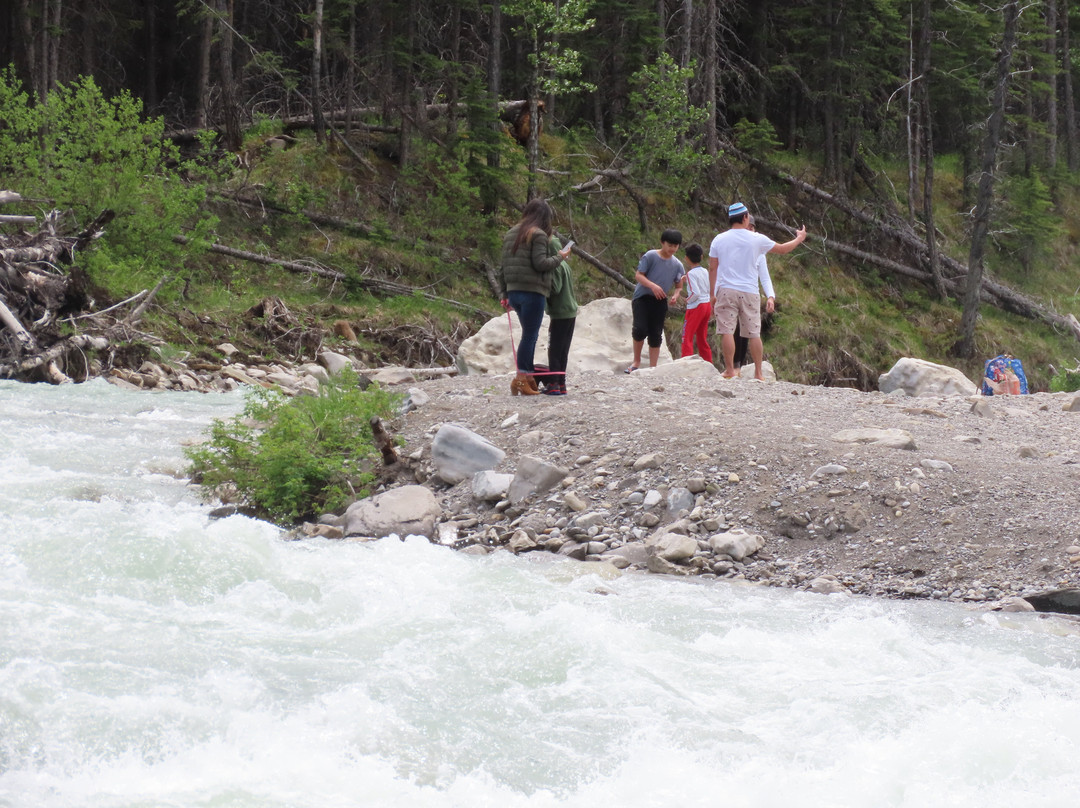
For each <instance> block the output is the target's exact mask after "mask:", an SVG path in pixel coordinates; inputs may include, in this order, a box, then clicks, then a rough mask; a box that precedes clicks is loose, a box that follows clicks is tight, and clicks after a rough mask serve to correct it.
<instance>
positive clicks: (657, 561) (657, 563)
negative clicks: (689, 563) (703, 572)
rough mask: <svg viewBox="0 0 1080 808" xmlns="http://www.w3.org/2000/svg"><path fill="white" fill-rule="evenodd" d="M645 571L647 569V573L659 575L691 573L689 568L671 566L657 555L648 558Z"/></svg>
mask: <svg viewBox="0 0 1080 808" xmlns="http://www.w3.org/2000/svg"><path fill="white" fill-rule="evenodd" d="M646 569H648V570H649V572H655V573H658V574H660V575H689V574H690V573H691V572H692V570H691V569H690V568H689V567H680V566H679V565H678V564H672V563H671V562H670V561H668V560H667V559H665V558H662V557H661V556H658V555H652V556H649V561H648V564H647V566H646Z"/></svg>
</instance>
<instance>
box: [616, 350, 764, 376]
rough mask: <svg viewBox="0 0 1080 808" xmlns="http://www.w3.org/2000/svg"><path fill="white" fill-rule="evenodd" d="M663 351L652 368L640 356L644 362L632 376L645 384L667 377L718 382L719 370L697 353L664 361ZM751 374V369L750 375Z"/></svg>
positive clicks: (646, 359)
mask: <svg viewBox="0 0 1080 808" xmlns="http://www.w3.org/2000/svg"><path fill="white" fill-rule="evenodd" d="M645 350H648V347H647V346H646V348H645V349H643V350H642V353H643V354H644V353H645ZM665 353H666V351H661V352H660V364H659V365H657V366H656V367H654V368H651V367H649V366H648V364H647V363H648V361H649V360H648V358H647V356H642V358H641V361H642V362H643V363H646V364H643V365H642V366H641V368H640V369H639V370H638V371H637V373H634V374H633V378H635V379H638V380H640V381H641V382H643V383H645V384H656V383H658V382H663V381H666V380H668V379H698V380H699V381H701V382H702V383H716V384H719V377H720V371H719V370H717V369H716V366H715V365H713V363H712V362H706V361H705V360H704V359H702V358H701V357H700V356H698V355H697V354H694V355H693V356H684V357H682V358H681V359H675V360H669V361H667V362H665V361H664V359H665V358H666V357H665V356H664V354H665ZM753 376H754V374H753V371H752V370H751V373H750V377H751V378H753Z"/></svg>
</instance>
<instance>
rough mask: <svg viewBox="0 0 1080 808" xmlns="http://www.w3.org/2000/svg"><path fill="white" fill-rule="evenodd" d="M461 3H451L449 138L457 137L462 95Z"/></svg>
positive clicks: (447, 119)
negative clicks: (458, 111)
mask: <svg viewBox="0 0 1080 808" xmlns="http://www.w3.org/2000/svg"><path fill="white" fill-rule="evenodd" d="M461 34H462V31H461V3H459V2H453V3H451V4H450V77H449V79H448V82H447V84H448V88H447V94H446V100H447V102H448V103H449V105H450V113H449V114H448V115H447V116H446V136H447V138H448V139H449V140H451V141H453V140H456V139H457V131H458V115H457V105H458V99H459V98H460V97H461V88H460V84H461V82H460V80H459V79H460V76H461V39H462V36H461Z"/></svg>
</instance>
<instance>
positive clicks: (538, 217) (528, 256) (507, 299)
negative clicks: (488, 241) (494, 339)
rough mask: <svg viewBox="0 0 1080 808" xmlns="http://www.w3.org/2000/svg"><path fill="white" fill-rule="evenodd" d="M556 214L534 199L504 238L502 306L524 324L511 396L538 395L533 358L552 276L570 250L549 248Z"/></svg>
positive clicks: (500, 264) (500, 280)
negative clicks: (512, 312)
mask: <svg viewBox="0 0 1080 808" xmlns="http://www.w3.org/2000/svg"><path fill="white" fill-rule="evenodd" d="M554 218H555V214H554V212H553V211H552V209H551V205H549V204H548V203H547V202H546V201H544V200H543V199H533V200H531V201H530V202H529V203H528V204H527V205H525V211H524V212H523V213H522V216H521V221H520V222H518V223H517V224H516V225H514V226H513V227H512V228H510V230H509V231H507V233H506V235H505V236H503V246H502V259H501V260H500V262H499V291H500V298H501V299H500V301H499V302H500V303H502V306H503V308H504V309H506V310H507V311H510V309H513V310H514V311H516V312H517V315H518V320H520V322H521V339H520V340H519V341H518V349H517V375H516V376H515V377H514V380H513V381H512V382H511V383H510V393H511V395H526V396H535V395H537V394H538V393H539V392H540V390H539V389H538V388H537V386H536V379H534V378H533V375H532V374H533V372H534V371H535V370H536V367H535V365H534V364H533V355H534V354H535V352H536V340H537V337H539V335H540V324H541V322H543V319H544V306H545V301H546V298H547V296H548V293H549V292H550V291H551V273H552V271H553V270H554V269H555V268H556V267H557V266H559V263H560V262H561V261H562V260H563V259H564V258H565V257H566V256H567V255H569V254H570V248H569V247H567V248H565V249H563V250H562V251H560V252H556V251H555V250H552V249H550V245H549V242H548V240H549V239H550V238H551V232H552V220H553V219H554Z"/></svg>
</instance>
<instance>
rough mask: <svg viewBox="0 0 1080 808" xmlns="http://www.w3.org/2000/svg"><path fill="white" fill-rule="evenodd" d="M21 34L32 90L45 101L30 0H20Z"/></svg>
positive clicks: (27, 73)
mask: <svg viewBox="0 0 1080 808" xmlns="http://www.w3.org/2000/svg"><path fill="white" fill-rule="evenodd" d="M19 32H20V34H21V35H22V36H21V38H22V45H23V54H24V58H25V61H26V75H28V76H29V77H30V87H31V90H32V91H33V94H34V95H36V96H37V97H38V98H39V99H43V98H44V97H45V88H44V87H42V86H41V84H40V81H41V69H40V67H39V66H38V63H37V39H36V37H35V36H34V22H33V18H32V16H31V14H30V0H19Z"/></svg>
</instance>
